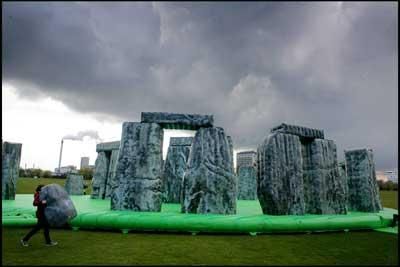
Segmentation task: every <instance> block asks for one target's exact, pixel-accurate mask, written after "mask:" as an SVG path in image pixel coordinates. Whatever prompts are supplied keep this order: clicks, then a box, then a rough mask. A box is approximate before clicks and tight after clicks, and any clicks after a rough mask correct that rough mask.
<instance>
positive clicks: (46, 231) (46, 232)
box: [23, 218, 51, 244]
mask: <svg viewBox="0 0 400 267" xmlns="http://www.w3.org/2000/svg"><path fill="white" fill-rule="evenodd" d="M49 227H50V226H49V223H48V222H47V220H46V218H41V219H38V222H37V224H36V225H35V227H33V229H32V230H31V231H30V232H29V233H28V234H27V235H26V236H25V237H24V238H23V240H24V241H26V242H27V241H28V240H29V239H30V238H31V237H32V236H33V235H34V234H35V233H36V232H37V231H39V230H40V229H41V228H43V231H44V238H45V239H46V244H50V243H51V240H50V234H49Z"/></svg>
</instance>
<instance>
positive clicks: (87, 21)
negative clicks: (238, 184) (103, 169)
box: [2, 2, 398, 170]
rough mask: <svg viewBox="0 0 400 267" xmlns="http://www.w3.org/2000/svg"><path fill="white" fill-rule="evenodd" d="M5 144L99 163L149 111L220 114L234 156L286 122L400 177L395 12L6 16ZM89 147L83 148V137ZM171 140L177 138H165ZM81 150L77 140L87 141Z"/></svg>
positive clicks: (275, 6) (44, 164) (48, 162)
mask: <svg viewBox="0 0 400 267" xmlns="http://www.w3.org/2000/svg"><path fill="white" fill-rule="evenodd" d="M2 12H3V20H2V37H3V38H2V56H3V57H2V58H3V59H2V63H3V68H2V74H3V79H2V104H3V107H2V129H3V130H2V138H3V140H5V141H11V142H21V143H23V148H22V159H21V166H24V164H27V165H28V167H32V165H33V164H36V167H37V166H39V167H41V168H45V169H51V170H53V169H54V168H55V167H57V165H58V156H59V147H60V140H61V138H62V137H64V136H66V135H70V137H71V138H72V139H80V140H67V141H66V142H65V143H64V153H63V162H62V165H67V164H74V165H77V166H79V162H80V157H81V156H90V164H94V160H95V157H96V152H95V145H96V143H98V142H101V141H113V140H119V139H120V136H121V129H122V122H123V121H139V120H140V113H141V112H142V111H166V112H175V113H196V114H213V115H214V120H215V124H216V125H217V126H221V127H224V129H225V130H226V132H227V133H228V134H229V135H231V136H232V137H233V141H234V146H235V149H236V150H242V149H255V148H256V147H257V146H258V144H260V143H261V142H262V141H263V139H264V138H265V137H266V136H267V134H268V133H269V131H270V129H271V128H272V127H274V126H277V125H278V124H280V123H282V122H286V123H289V124H298V125H303V126H308V127H313V128H321V129H324V131H325V136H326V138H328V139H333V140H335V141H336V144H337V146H338V157H339V160H341V159H343V150H345V149H352V148H362V147H369V148H372V149H373V150H374V155H375V162H376V167H377V169H392V168H397V160H398V154H397V151H398V141H397V139H398V115H397V114H398V75H397V71H398V69H397V68H398V67H397V65H398V50H397V47H398V35H397V31H398V16H397V12H398V4H397V3H396V2H383V3H382V2H379V3H378V2H376V3H374V2H362V3H361V2H360V3H356V2H352V3H339V2H327V3H322V2H321V3H318V2H308V3H295V2H287V3H285V2H252V3H247V2H214V3H205V2H202V3H195V2H193V3H189V2H181V3H178V2H171V3H167V2H156V3H150V2H119V3H113V2H98V3H72V2H70V3H62V2H58V3H34V2H31V3H17V2H16V3H3V10H2ZM85 133H86V134H87V135H86V136H85V137H83V135H84V134H85ZM169 134H171V135H176V133H169ZM82 137H83V138H82Z"/></svg>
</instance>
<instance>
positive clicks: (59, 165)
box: [58, 139, 64, 174]
mask: <svg viewBox="0 0 400 267" xmlns="http://www.w3.org/2000/svg"><path fill="white" fill-rule="evenodd" d="M63 144H64V139H61V148H60V160H59V161H58V174H61V156H62V149H63Z"/></svg>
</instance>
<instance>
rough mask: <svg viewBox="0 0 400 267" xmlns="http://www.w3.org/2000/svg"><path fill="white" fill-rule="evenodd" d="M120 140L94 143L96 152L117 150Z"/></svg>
mask: <svg viewBox="0 0 400 267" xmlns="http://www.w3.org/2000/svg"><path fill="white" fill-rule="evenodd" d="M119 146H120V141H113V142H105V143H100V144H97V145H96V152H104V151H112V150H119Z"/></svg>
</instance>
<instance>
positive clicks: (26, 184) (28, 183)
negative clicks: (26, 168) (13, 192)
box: [17, 177, 92, 194]
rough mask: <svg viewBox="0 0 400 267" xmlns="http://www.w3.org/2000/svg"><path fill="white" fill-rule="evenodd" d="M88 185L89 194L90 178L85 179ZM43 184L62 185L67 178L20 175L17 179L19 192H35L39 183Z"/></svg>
mask: <svg viewBox="0 0 400 267" xmlns="http://www.w3.org/2000/svg"><path fill="white" fill-rule="evenodd" d="M84 182H85V184H86V185H89V187H88V188H87V190H86V193H87V194H91V192H92V187H91V186H90V180H84ZM40 184H43V185H47V184H59V185H61V186H64V185H65V179H57V178H37V179H33V178H25V177H20V178H19V179H18V180H17V194H33V193H34V192H35V189H36V187H37V186H38V185H40Z"/></svg>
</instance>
